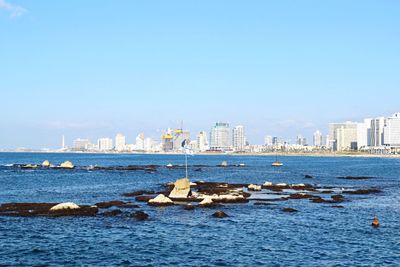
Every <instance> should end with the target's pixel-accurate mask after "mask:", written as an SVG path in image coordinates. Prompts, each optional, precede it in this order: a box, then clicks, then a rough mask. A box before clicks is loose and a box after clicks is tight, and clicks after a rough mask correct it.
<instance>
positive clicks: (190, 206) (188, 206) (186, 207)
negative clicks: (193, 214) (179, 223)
mask: <svg viewBox="0 0 400 267" xmlns="http://www.w3.org/2000/svg"><path fill="white" fill-rule="evenodd" d="M184 209H185V210H194V206H193V205H192V204H187V205H185V207H184Z"/></svg>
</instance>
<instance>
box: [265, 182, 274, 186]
mask: <svg viewBox="0 0 400 267" xmlns="http://www.w3.org/2000/svg"><path fill="white" fill-rule="evenodd" d="M271 185H273V183H271V182H265V183H264V186H271Z"/></svg>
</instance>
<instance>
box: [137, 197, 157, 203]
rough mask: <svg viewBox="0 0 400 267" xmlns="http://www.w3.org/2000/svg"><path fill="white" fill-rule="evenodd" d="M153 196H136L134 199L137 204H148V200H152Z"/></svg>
mask: <svg viewBox="0 0 400 267" xmlns="http://www.w3.org/2000/svg"><path fill="white" fill-rule="evenodd" d="M153 198H154V196H138V197H136V198H135V200H136V201H138V202H149V200H150V199H153Z"/></svg>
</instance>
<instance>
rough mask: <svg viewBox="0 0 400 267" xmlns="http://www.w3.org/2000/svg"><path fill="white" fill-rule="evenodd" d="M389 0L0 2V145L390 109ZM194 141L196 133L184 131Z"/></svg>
mask: <svg viewBox="0 0 400 267" xmlns="http://www.w3.org/2000/svg"><path fill="white" fill-rule="evenodd" d="M399 14H400V1H394V0H393V1H389V0H388V1H367V0H363V1H348V0H344V1H339V0H335V1H285V0H279V1H278V0H277V1H261V0H260V1H234V0H226V1H222V0H218V1H215V0H210V1H205V0H202V1H194V0H193V1H188V0H181V1H173V0H168V1H165V0H160V1H151V0H149V1H131V0H129V1H128V0H126V1H98V0H96V1H91V0H85V1H82V0H68V1H67V0H65V1H50V0H47V1H45V0H43V1H37V0H0V41H1V42H0V92H1V94H0V148H15V147H20V146H25V147H34V148H36V147H59V145H60V142H61V141H60V140H61V135H62V134H65V135H66V137H67V141H68V142H69V143H71V142H72V139H73V138H76V137H88V138H91V139H92V140H93V141H95V138H97V137H103V136H112V137H113V136H115V134H116V133H117V132H122V133H124V134H125V135H127V138H128V141H129V142H133V140H134V138H135V136H136V135H137V134H138V133H139V132H142V131H143V132H145V134H146V135H147V136H152V137H159V135H160V132H159V131H160V130H161V129H164V128H167V127H176V126H178V125H179V124H180V121H181V120H183V121H184V122H185V126H186V127H187V128H189V129H190V130H192V132H193V133H196V132H197V131H199V130H207V131H209V130H210V128H211V126H212V125H213V123H214V122H215V121H228V122H230V123H231V124H233V125H235V124H243V125H245V126H246V128H247V132H248V139H249V140H250V142H252V143H261V142H262V140H263V137H264V135H266V134H270V135H278V136H282V137H286V138H289V139H294V138H295V136H296V135H297V134H299V133H302V134H303V135H306V136H307V137H309V138H310V136H311V133H312V132H313V131H315V130H316V129H320V130H322V131H323V132H324V133H326V131H327V123H328V122H332V121H344V120H361V119H362V118H364V117H374V116H379V115H384V116H388V115H391V114H392V113H394V112H396V111H400V15H399ZM193 137H194V134H193Z"/></svg>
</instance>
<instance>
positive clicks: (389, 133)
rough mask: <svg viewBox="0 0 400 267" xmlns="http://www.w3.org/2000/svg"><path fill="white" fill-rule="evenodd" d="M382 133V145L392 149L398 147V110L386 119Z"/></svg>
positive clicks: (399, 131) (399, 136)
mask: <svg viewBox="0 0 400 267" xmlns="http://www.w3.org/2000/svg"><path fill="white" fill-rule="evenodd" d="M383 133H384V138H383V140H384V145H385V146H387V147H390V148H393V149H396V151H398V149H399V148H400V112H398V113H395V114H393V116H391V117H389V118H387V119H386V124H385V127H384V128H383Z"/></svg>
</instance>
